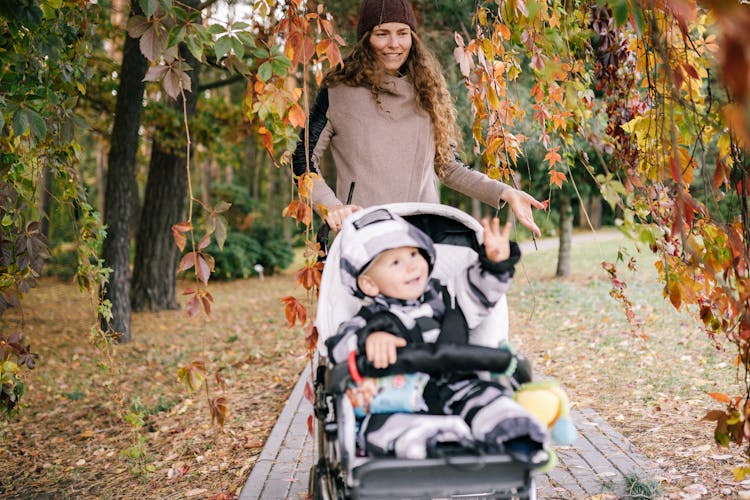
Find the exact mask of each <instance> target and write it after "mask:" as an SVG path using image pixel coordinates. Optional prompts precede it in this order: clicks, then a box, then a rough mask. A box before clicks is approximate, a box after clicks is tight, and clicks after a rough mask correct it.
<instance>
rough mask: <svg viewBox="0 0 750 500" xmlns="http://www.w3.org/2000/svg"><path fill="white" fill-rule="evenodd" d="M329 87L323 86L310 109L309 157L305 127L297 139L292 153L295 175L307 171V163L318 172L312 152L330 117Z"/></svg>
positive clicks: (312, 170) (311, 170) (311, 169)
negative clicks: (306, 155) (306, 147)
mask: <svg viewBox="0 0 750 500" xmlns="http://www.w3.org/2000/svg"><path fill="white" fill-rule="evenodd" d="M327 114H328V89H327V88H322V89H320V92H318V96H317V97H316V98H315V103H314V104H313V106H312V108H311V109H310V120H309V122H308V129H309V133H310V135H309V140H310V146H309V148H308V153H309V157H307V158H305V129H302V130H301V131H300V134H299V140H298V141H297V148H296V149H295V150H294V154H293V155H292V169H293V170H294V175H296V176H298V177H299V176H300V175H302V174H304V173H305V172H306V171H307V163H308V161H309V163H310V172H317V171H318V170H317V168H316V167H315V166H314V165H313V162H312V152H313V151H314V150H315V145H316V144H318V139H320V134H321V132H323V129H324V128H325V126H326V122H327V121H328V118H327V117H326V115H327Z"/></svg>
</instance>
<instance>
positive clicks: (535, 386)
mask: <svg viewBox="0 0 750 500" xmlns="http://www.w3.org/2000/svg"><path fill="white" fill-rule="evenodd" d="M513 397H514V398H515V399H516V401H517V402H518V404H520V405H521V406H523V407H524V408H526V409H527V410H528V411H529V413H531V414H532V415H534V416H535V417H536V418H538V419H539V420H540V421H541V422H542V423H543V424H545V425H546V426H547V428H548V429H549V430H550V437H551V438H552V442H553V443H555V444H559V445H570V444H573V442H574V441H575V440H576V438H577V437H578V433H577V432H576V428H575V425H573V420H572V419H571V418H570V408H569V403H568V396H567V395H566V394H565V391H563V390H562V388H561V387H560V384H558V383H557V382H555V381H552V380H545V381H537V382H526V383H525V384H523V385H521V387H520V388H519V389H518V390H517V391H516V393H515V395H514V396H513Z"/></svg>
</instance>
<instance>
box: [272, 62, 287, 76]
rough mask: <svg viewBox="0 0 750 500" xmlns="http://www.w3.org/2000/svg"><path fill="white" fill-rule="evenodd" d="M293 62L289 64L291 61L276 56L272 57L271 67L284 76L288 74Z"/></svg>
mask: <svg viewBox="0 0 750 500" xmlns="http://www.w3.org/2000/svg"><path fill="white" fill-rule="evenodd" d="M290 66H291V64H289V61H288V60H286V59H282V58H274V59H271V69H272V70H273V73H274V74H275V75H278V76H284V75H286V73H287V71H288V69H289V67H290Z"/></svg>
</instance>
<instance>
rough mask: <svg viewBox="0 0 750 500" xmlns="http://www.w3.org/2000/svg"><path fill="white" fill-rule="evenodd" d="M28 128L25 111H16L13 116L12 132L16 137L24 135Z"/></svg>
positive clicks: (22, 109)
mask: <svg viewBox="0 0 750 500" xmlns="http://www.w3.org/2000/svg"><path fill="white" fill-rule="evenodd" d="M28 128H29V117H28V115H27V114H26V109H24V108H21V109H19V110H18V111H16V114H15V115H13V132H14V133H15V134H16V135H19V136H20V135H23V134H25V133H26V129H28Z"/></svg>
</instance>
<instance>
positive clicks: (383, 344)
mask: <svg viewBox="0 0 750 500" xmlns="http://www.w3.org/2000/svg"><path fill="white" fill-rule="evenodd" d="M404 346H406V340H405V339H402V338H401V337H397V336H395V335H393V334H392V333H388V332H372V333H371V334H369V335H368V336H367V339H366V340H365V354H366V355H367V361H369V362H371V363H372V365H373V366H374V367H375V368H388V366H390V365H392V364H393V363H395V362H396V358H397V354H396V349H397V348H399V347H404Z"/></svg>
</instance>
